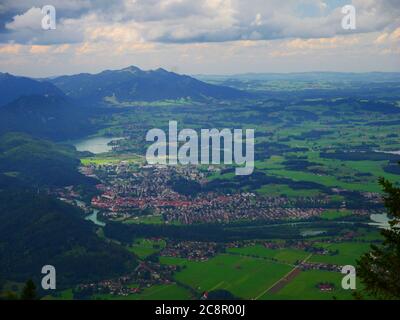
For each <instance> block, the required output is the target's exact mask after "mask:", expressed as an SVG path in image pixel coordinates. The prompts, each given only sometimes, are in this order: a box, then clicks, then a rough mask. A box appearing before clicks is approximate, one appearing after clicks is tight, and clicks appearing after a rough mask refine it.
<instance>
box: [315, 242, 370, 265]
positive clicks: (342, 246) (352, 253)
mask: <svg viewBox="0 0 400 320" xmlns="http://www.w3.org/2000/svg"><path fill="white" fill-rule="evenodd" d="M321 247H324V248H327V249H329V250H330V251H332V252H337V254H334V255H313V256H312V257H311V258H310V262H323V263H330V264H337V265H355V263H356V260H357V259H358V258H359V257H360V256H361V255H362V254H363V253H365V252H367V251H368V250H369V247H370V244H369V243H359V242H344V243H334V244H321Z"/></svg>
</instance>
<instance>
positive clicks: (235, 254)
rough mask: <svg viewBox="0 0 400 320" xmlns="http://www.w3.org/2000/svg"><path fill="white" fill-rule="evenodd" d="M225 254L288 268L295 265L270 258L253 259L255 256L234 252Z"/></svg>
mask: <svg viewBox="0 0 400 320" xmlns="http://www.w3.org/2000/svg"><path fill="white" fill-rule="evenodd" d="M225 254H227V255H231V256H241V257H247V258H252V259H261V260H266V261H268V262H271V263H275V264H284V265H287V266H289V267H294V266H295V265H294V264H292V263H289V262H284V261H277V260H274V259H273V258H270V257H255V256H252V255H251V254H245V253H234V252H226V253H225Z"/></svg>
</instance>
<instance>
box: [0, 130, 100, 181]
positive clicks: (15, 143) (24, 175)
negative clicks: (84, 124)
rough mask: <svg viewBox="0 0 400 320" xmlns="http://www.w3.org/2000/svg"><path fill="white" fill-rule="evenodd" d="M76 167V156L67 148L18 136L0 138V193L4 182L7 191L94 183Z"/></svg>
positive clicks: (15, 134)
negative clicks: (10, 189) (13, 186)
mask: <svg viewBox="0 0 400 320" xmlns="http://www.w3.org/2000/svg"><path fill="white" fill-rule="evenodd" d="M79 164H80V161H79V159H78V153H77V151H76V150H75V148H73V147H71V146H64V145H59V144H55V143H52V142H50V141H45V140H40V139H35V138H32V137H30V136H28V135H26V134H22V133H7V134H4V135H2V136H0V189H1V188H2V181H7V182H8V185H7V186H8V187H9V186H10V184H12V185H16V186H31V187H44V186H52V187H62V186H69V185H86V186H88V187H90V186H91V185H94V184H95V183H96V181H95V180H92V179H88V178H86V177H85V176H83V175H82V174H80V173H79V172H78V170H77V168H78V166H79ZM3 185H4V183H3ZM3 187H4V186H3Z"/></svg>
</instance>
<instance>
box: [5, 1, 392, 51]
mask: <svg viewBox="0 0 400 320" xmlns="http://www.w3.org/2000/svg"><path fill="white" fill-rule="evenodd" d="M349 1H350V0H349ZM14 2H15V1H6V2H5V4H4V5H3V7H5V8H8V11H9V12H14V11H15V10H21V9H22V7H23V6H22V4H21V3H20V2H18V3H19V4H18V5H15V4H14ZM352 3H353V4H354V5H355V7H356V9H357V22H358V23H357V24H358V25H357V30H355V31H352V33H365V32H375V31H383V30H393V29H395V28H396V27H398V25H399V24H400V20H399V19H400V18H399V17H400V6H398V3H397V0H375V1H372V0H353V1H352ZM24 4H25V11H23V12H22V13H21V12H20V13H18V14H16V15H14V16H13V17H12V18H11V19H10V21H6V22H5V24H4V25H5V27H6V30H7V32H3V33H0V42H9V41H13V42H18V43H31V44H51V43H56V44H60V43H74V42H79V41H80V42H82V43H83V42H87V41H90V37H91V32H90V30H89V29H90V28H91V27H92V26H93V25H95V26H96V28H103V30H110V31H112V32H114V40H115V41H118V40H120V39H119V38H118V37H119V36H120V37H121V39H122V40H123V39H126V37H127V36H128V33H127V32H126V31H123V29H124V28H131V32H130V35H129V37H130V36H132V37H136V35H135V34H137V33H140V38H141V39H143V40H144V41H147V42H160V43H193V42H224V41H241V40H272V39H285V38H323V37H334V36H337V35H342V34H348V33H349V31H346V30H343V29H342V28H341V19H342V17H343V14H342V13H341V10H340V9H341V8H340V7H339V6H337V7H333V8H331V7H328V5H327V3H326V2H325V1H321V0H287V1H281V0H251V2H250V3H249V1H248V0H117V1H92V2H90V1H85V0H73V1H53V5H54V6H55V7H56V9H57V17H58V21H57V29H59V32H53V33H52V34H50V33H46V34H45V33H43V32H40V31H39V30H38V28H40V21H41V18H42V16H41V12H40V10H39V8H40V6H39V1H26V2H24ZM29 5H32V7H28V6H29ZM3 10H7V9H4V8H3ZM110 25H111V26H112V27H111V28H110V27H109V26H110ZM116 26H117V27H116ZM116 28H118V30H120V31H121V32H118V30H117V29H116ZM33 30H36V32H32V31H33ZM103 38H107V36H106V35H104V37H103ZM108 38H110V37H108ZM108 40H109V39H108Z"/></svg>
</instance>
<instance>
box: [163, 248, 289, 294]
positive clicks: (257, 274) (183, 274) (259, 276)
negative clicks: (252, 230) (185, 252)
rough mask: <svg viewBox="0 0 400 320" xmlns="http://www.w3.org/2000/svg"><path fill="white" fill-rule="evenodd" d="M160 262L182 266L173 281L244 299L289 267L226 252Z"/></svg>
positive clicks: (267, 284) (264, 287)
mask: <svg viewBox="0 0 400 320" xmlns="http://www.w3.org/2000/svg"><path fill="white" fill-rule="evenodd" d="M161 262H162V263H164V264H177V265H179V266H181V267H182V268H183V269H182V271H180V272H178V273H177V274H176V276H175V278H176V280H177V281H179V282H182V283H184V284H186V285H189V286H191V287H192V288H194V289H195V290H197V291H198V292H204V291H212V290H217V289H225V290H228V291H230V292H231V293H232V294H234V295H235V296H238V297H241V298H245V299H253V298H255V297H256V296H258V295H259V294H260V293H262V292H263V291H264V290H266V289H267V288H268V287H270V286H271V285H273V284H274V283H275V282H276V281H278V280H279V279H280V278H281V277H283V276H284V275H285V274H287V273H288V272H289V271H290V270H291V269H292V267H291V266H288V265H285V264H281V263H273V262H268V261H266V260H264V259H260V258H250V257H243V256H236V255H227V254H221V255H218V256H216V257H214V258H212V259H210V260H209V261H205V262H194V261H187V260H184V259H176V258H161Z"/></svg>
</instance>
